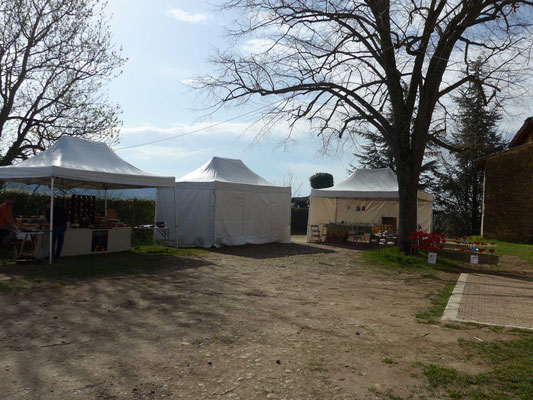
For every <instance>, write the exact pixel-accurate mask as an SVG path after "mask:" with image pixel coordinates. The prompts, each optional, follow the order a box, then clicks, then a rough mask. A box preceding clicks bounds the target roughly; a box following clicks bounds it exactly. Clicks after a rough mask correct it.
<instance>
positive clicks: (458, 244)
mask: <svg viewBox="0 0 533 400" xmlns="http://www.w3.org/2000/svg"><path fill="white" fill-rule="evenodd" d="M409 240H411V241H412V242H413V243H412V244H411V247H412V248H414V249H420V250H431V251H435V250H445V249H448V250H456V251H457V250H460V251H471V252H474V253H483V252H485V251H488V252H490V253H494V252H495V251H496V250H495V249H494V248H487V246H489V243H486V242H483V241H480V240H479V239H477V240H476V239H474V238H469V237H458V236H451V238H448V239H446V235H445V234H443V233H437V232H434V233H424V232H419V231H417V232H409ZM490 246H494V243H490Z"/></svg>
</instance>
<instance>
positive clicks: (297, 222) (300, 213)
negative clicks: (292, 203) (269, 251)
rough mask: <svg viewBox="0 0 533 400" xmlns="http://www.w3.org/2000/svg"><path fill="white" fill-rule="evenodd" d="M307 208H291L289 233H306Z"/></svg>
mask: <svg viewBox="0 0 533 400" xmlns="http://www.w3.org/2000/svg"><path fill="white" fill-rule="evenodd" d="M308 216H309V209H308V208H294V207H293V208H291V234H293V235H298V234H305V233H307V219H308Z"/></svg>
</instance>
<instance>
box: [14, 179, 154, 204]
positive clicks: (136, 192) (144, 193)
mask: <svg viewBox="0 0 533 400" xmlns="http://www.w3.org/2000/svg"><path fill="white" fill-rule="evenodd" d="M5 188H6V189H10V190H21V191H25V192H30V193H33V192H37V193H48V187H46V186H39V185H25V184H23V183H6V184H5ZM155 191H156V189H128V190H108V191H107V197H108V198H114V199H147V200H150V199H155ZM68 193H70V194H84V195H88V196H96V197H101V198H103V197H104V191H103V190H86V189H74V190H69V191H68Z"/></svg>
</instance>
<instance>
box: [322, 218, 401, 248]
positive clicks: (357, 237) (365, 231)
mask: <svg viewBox="0 0 533 400" xmlns="http://www.w3.org/2000/svg"><path fill="white" fill-rule="evenodd" d="M396 240H397V237H396V230H395V229H393V227H392V225H385V224H370V223H353V224H347V223H340V224H338V223H330V224H327V225H326V242H330V243H353V244H355V243H375V244H379V245H393V244H395V243H396Z"/></svg>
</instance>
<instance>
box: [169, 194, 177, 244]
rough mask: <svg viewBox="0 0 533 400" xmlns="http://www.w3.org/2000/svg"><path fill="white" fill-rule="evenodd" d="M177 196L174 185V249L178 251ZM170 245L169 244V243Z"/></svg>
mask: <svg viewBox="0 0 533 400" xmlns="http://www.w3.org/2000/svg"><path fill="white" fill-rule="evenodd" d="M177 197H178V196H177V194H176V184H174V232H175V233H176V249H179V246H178V207H177V205H178V204H177V201H176V200H177ZM169 244H170V243H169Z"/></svg>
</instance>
